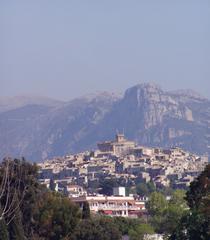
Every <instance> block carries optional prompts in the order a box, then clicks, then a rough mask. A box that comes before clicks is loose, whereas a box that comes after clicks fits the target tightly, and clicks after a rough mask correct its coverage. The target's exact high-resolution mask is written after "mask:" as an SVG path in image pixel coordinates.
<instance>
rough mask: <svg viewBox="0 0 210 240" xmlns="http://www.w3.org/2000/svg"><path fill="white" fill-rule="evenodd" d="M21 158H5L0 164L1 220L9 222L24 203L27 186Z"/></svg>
mask: <svg viewBox="0 0 210 240" xmlns="http://www.w3.org/2000/svg"><path fill="white" fill-rule="evenodd" d="M24 170H25V169H24V168H22V166H21V164H19V160H17V159H15V160H14V161H13V160H12V159H10V158H7V159H4V160H3V162H2V163H1V164H0V204H1V215H0V220H1V219H3V218H4V220H5V222H6V224H9V223H10V222H11V221H12V219H13V218H14V217H15V214H16V212H17V211H18V209H19V207H20V205H21V204H22V201H23V198H24V195H25V192H26V189H27V186H26V184H25V182H24V181H23V178H24V177H25V174H26V172H25V171H24Z"/></svg>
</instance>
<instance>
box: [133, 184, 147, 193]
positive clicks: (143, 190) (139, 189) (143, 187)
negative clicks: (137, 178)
mask: <svg viewBox="0 0 210 240" xmlns="http://www.w3.org/2000/svg"><path fill="white" fill-rule="evenodd" d="M136 193H137V194H138V195H140V196H148V195H149V189H148V187H147V185H146V184H145V183H139V184H138V185H137V186H136Z"/></svg>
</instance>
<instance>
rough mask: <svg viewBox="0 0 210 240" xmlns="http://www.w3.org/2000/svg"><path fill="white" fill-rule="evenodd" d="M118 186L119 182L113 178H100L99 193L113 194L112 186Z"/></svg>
mask: <svg viewBox="0 0 210 240" xmlns="http://www.w3.org/2000/svg"><path fill="white" fill-rule="evenodd" d="M118 186H120V183H119V182H118V180H117V179H115V178H110V179H101V180H100V183H99V187H100V188H101V190H100V193H101V194H104V195H108V196H110V195H112V194H113V188H114V187H118Z"/></svg>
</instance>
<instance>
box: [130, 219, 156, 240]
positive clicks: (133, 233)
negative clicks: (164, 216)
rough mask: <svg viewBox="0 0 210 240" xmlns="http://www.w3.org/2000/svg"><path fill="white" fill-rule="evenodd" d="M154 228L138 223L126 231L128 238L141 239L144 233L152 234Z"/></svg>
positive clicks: (132, 239) (131, 239)
mask: <svg viewBox="0 0 210 240" xmlns="http://www.w3.org/2000/svg"><path fill="white" fill-rule="evenodd" d="M153 233H154V229H153V228H152V226H151V225H149V224H146V223H144V224H140V225H138V226H137V227H135V228H134V229H131V230H130V231H129V233H128V235H129V237H130V240H143V238H144V235H145V234H153Z"/></svg>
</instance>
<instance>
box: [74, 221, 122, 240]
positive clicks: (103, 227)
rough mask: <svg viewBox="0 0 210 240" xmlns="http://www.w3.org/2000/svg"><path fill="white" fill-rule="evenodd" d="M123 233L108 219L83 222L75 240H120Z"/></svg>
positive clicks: (77, 229) (76, 232)
mask: <svg viewBox="0 0 210 240" xmlns="http://www.w3.org/2000/svg"><path fill="white" fill-rule="evenodd" d="M121 237H122V236H121V233H120V231H119V229H118V228H117V226H116V225H115V224H114V220H113V219H112V218H108V217H100V218H93V219H88V220H83V221H81V222H80V224H79V225H78V226H77V228H76V230H75V233H74V235H73V237H72V239H73V240H99V239H100V240H120V239H121Z"/></svg>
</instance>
